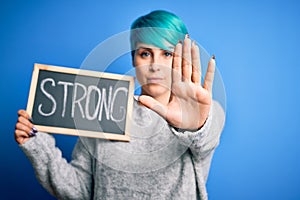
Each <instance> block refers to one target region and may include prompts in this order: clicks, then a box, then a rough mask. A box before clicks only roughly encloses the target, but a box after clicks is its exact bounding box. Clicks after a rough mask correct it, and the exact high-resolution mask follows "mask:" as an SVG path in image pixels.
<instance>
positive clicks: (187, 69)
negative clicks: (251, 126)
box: [139, 36, 215, 130]
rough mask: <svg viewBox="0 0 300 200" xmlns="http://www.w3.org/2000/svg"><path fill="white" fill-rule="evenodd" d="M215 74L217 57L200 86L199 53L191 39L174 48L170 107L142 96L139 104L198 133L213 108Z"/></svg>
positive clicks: (210, 62)
mask: <svg viewBox="0 0 300 200" xmlns="http://www.w3.org/2000/svg"><path fill="white" fill-rule="evenodd" d="M214 73H215V59H214V56H213V57H212V58H211V59H210V61H209V63H208V68H207V72H206V75H205V78H204V84H203V85H201V63H200V50H199V47H198V46H197V45H196V44H195V42H191V40H190V38H189V37H188V36H186V37H185V39H184V41H183V44H182V43H181V42H179V43H178V44H177V45H176V46H175V50H174V56H173V62H172V84H171V95H170V100H169V102H168V104H167V105H164V104H162V103H160V102H159V101H157V100H155V99H154V98H152V97H151V96H148V95H141V96H140V97H139V101H140V102H141V103H142V104H144V105H145V106H146V107H148V108H150V109H152V110H153V111H155V112H157V113H158V114H159V115H161V116H162V117H163V118H165V119H166V120H167V121H168V123H169V124H171V125H172V126H174V127H177V128H181V129H188V130H196V129H199V128H200V127H202V126H203V125H204V123H205V121H206V119H207V117H208V114H209V111H210V107H211V104H212V86H213V79H214Z"/></svg>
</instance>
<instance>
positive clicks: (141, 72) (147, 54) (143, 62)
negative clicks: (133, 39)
mask: <svg viewBox="0 0 300 200" xmlns="http://www.w3.org/2000/svg"><path fill="white" fill-rule="evenodd" d="M172 61H173V52H172V51H168V50H163V49H160V48H158V47H155V46H152V45H148V44H143V43H138V44H137V46H136V51H135V54H134V60H133V65H134V66H135V69H136V76H137V79H138V81H139V83H140V85H141V86H142V94H145V95H149V96H152V97H154V98H155V97H158V96H161V95H169V94H170V88H171V70H172Z"/></svg>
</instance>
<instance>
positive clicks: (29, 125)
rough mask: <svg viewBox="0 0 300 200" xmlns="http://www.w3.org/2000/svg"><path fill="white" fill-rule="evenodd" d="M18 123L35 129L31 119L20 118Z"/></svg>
mask: <svg viewBox="0 0 300 200" xmlns="http://www.w3.org/2000/svg"><path fill="white" fill-rule="evenodd" d="M18 122H20V123H22V124H24V125H25V126H28V127H29V128H30V129H32V128H33V124H32V123H31V122H30V121H29V119H27V118H25V117H23V116H20V117H19V118H18Z"/></svg>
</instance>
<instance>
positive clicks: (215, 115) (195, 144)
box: [171, 101, 225, 180]
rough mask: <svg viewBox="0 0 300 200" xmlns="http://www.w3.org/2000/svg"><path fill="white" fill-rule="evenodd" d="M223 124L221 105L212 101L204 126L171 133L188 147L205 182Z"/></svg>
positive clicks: (223, 114) (223, 117)
mask: <svg viewBox="0 0 300 200" xmlns="http://www.w3.org/2000/svg"><path fill="white" fill-rule="evenodd" d="M224 122H225V113H224V110H223V108H222V107H221V105H220V104H219V103H218V102H216V101H213V104H212V107H211V110H210V113H209V117H208V119H207V121H206V122H205V124H204V126H203V127H202V128H201V129H199V130H197V131H195V132H192V131H188V130H176V129H174V128H171V130H172V132H173V133H174V134H175V135H176V136H177V137H178V138H179V140H180V141H181V143H182V144H184V145H186V146H188V147H189V149H190V151H191V153H192V156H193V161H194V164H195V165H197V166H199V165H201V168H202V170H204V172H205V173H204V174H203V177H204V179H205V180H206V178H207V174H208V171H209V167H210V163H211V159H212V155H213V153H214V150H215V148H216V147H217V146H218V144H219V141H220V135H221V132H222V129H223V126H224Z"/></svg>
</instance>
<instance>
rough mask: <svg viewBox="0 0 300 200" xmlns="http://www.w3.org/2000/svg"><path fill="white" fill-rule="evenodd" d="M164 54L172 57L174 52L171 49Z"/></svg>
mask: <svg viewBox="0 0 300 200" xmlns="http://www.w3.org/2000/svg"><path fill="white" fill-rule="evenodd" d="M164 55H165V56H166V57H172V56H173V53H172V52H170V51H165V52H164Z"/></svg>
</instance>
